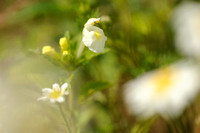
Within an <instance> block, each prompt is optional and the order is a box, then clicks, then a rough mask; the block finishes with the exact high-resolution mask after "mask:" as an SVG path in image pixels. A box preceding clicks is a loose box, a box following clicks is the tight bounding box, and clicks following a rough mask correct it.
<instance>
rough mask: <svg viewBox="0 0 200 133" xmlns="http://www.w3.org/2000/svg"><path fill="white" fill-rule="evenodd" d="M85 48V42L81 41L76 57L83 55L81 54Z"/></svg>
mask: <svg viewBox="0 0 200 133" xmlns="http://www.w3.org/2000/svg"><path fill="white" fill-rule="evenodd" d="M84 48H85V45H84V44H83V42H82V41H81V44H80V46H79V49H78V52H77V54H76V58H79V57H80V56H81V54H82V52H83V50H84Z"/></svg>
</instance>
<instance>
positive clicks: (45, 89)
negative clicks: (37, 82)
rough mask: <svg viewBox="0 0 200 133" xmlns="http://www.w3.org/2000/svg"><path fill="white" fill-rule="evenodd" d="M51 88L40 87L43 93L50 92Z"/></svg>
mask: <svg viewBox="0 0 200 133" xmlns="http://www.w3.org/2000/svg"><path fill="white" fill-rule="evenodd" d="M52 91H53V90H52V89H50V88H44V89H42V92H44V93H51V92H52Z"/></svg>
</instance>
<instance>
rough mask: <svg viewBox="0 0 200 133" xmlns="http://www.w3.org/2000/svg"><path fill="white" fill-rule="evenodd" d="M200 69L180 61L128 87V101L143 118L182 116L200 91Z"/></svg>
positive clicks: (126, 100) (130, 83)
mask: <svg viewBox="0 0 200 133" xmlns="http://www.w3.org/2000/svg"><path fill="white" fill-rule="evenodd" d="M199 76H200V74H199V69H198V67H197V66H196V65H194V64H192V63H191V62H179V63H177V64H174V65H171V66H169V67H166V68H162V69H159V70H155V71H152V72H149V73H147V74H145V75H143V76H141V77H139V78H137V79H135V80H131V81H129V82H128V83H127V84H125V92H124V96H125V102H126V104H127V106H128V108H129V111H130V112H132V113H134V114H136V115H138V116H139V117H140V118H148V117H151V116H153V115H155V114H159V115H161V116H163V117H173V116H178V115H179V114H180V113H181V112H182V111H183V109H184V108H185V107H186V106H187V105H188V103H189V102H190V101H191V100H192V99H193V98H194V97H195V95H196V94H197V92H198V91H199V86H200V85H199V79H200V77H199Z"/></svg>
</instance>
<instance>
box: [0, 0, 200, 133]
mask: <svg viewBox="0 0 200 133" xmlns="http://www.w3.org/2000/svg"><path fill="white" fill-rule="evenodd" d="M181 2H182V0H160V1H159V0H7V1H6V0H3V1H0V89H1V94H0V132H1V133H57V132H60V133H63V132H66V131H67V129H66V127H65V126H64V124H63V123H64V122H63V120H62V118H61V116H60V114H59V111H58V109H57V108H56V107H55V106H53V105H51V104H49V103H43V102H38V101H37V100H36V99H37V98H38V97H39V96H40V95H41V94H40V90H41V88H45V87H51V85H52V84H53V83H55V82H58V83H63V82H65V81H66V79H67V78H68V77H69V76H70V72H69V71H66V70H69V69H68V68H67V67H66V66H64V67H58V64H56V63H55V65H53V64H51V62H49V61H48V60H46V58H43V56H42V55H41V54H38V53H41V52H42V51H41V49H42V47H43V46H45V45H50V46H52V47H53V48H55V50H56V51H57V52H61V51H60V46H59V39H60V38H61V37H63V36H66V37H67V38H69V40H70V44H72V45H70V48H69V49H70V50H71V51H72V54H75V53H73V52H77V51H75V49H77V47H78V46H79V44H80V42H81V39H82V30H83V27H84V24H85V22H86V21H87V20H88V19H89V18H92V17H95V18H96V17H100V16H109V17H110V22H105V23H102V24H100V25H99V26H100V27H101V28H102V29H104V32H105V35H106V36H107V37H108V40H107V42H106V46H105V47H106V49H105V52H104V53H103V54H94V53H92V52H91V51H89V50H85V51H84V52H85V53H84V55H85V56H82V57H81V58H80V60H78V61H79V62H76V61H75V59H70V61H69V62H68V64H69V65H70V64H73V65H74V66H77V67H78V66H81V67H78V68H77V69H76V70H75V71H74V77H73V80H72V89H74V97H73V98H74V105H73V106H74V108H76V112H75V116H76V117H77V126H78V127H79V130H80V132H81V133H94V132H95V133H129V132H131V131H132V132H133V133H135V131H136V130H137V129H136V128H137V126H138V127H141V125H139V124H140V123H139V124H137V125H136V127H133V126H134V124H135V123H136V119H135V117H134V116H130V115H129V113H128V111H127V110H126V107H125V104H124V102H123V96H122V93H123V87H122V86H123V84H124V83H125V82H126V81H128V80H129V79H132V78H135V77H137V76H138V75H140V74H143V73H144V72H147V71H148V70H152V69H155V68H158V67H160V66H165V65H168V64H169V63H172V62H174V61H176V60H178V59H181V58H182V57H181V56H180V55H178V54H177V52H176V51H175V48H174V38H173V37H174V35H173V34H174V33H173V30H172V28H171V26H170V17H171V13H172V11H173V9H174V8H175V7H176V6H177V5H179V4H180V3H181ZM68 35H69V36H68ZM85 49H87V48H85ZM64 58H65V57H64ZM81 59H82V60H81ZM85 59H86V60H85ZM73 61H75V62H73ZM77 64H78V65H77ZM70 70H71V69H70ZM79 100H81V102H80V101H79ZM66 101H68V99H66ZM197 101H199V99H197ZM64 105H67V104H64ZM194 108H197V109H198V108H199V107H198V106H195V107H194ZM197 109H196V110H197ZM196 110H195V111H196ZM196 113H197V114H198V113H199V112H196ZM190 114H192V113H187V115H188V119H190ZM66 115H68V114H66ZM174 123H176V122H174ZM172 124H173V123H172ZM176 124H177V123H176ZM190 124H193V123H192V122H191V123H190ZM168 125H169V124H168V123H167V122H165V121H164V120H162V119H161V118H159V120H158V122H156V123H155V124H154V125H151V126H152V127H153V128H152V129H149V125H147V129H148V130H150V132H153V133H156V132H170V131H168V128H167V126H168ZM199 128H200V127H199V124H197V125H195V124H194V130H195V131H196V132H198V131H199Z"/></svg>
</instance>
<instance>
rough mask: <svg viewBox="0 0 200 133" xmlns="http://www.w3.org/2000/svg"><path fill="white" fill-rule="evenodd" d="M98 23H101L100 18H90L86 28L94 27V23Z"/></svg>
mask: <svg viewBox="0 0 200 133" xmlns="http://www.w3.org/2000/svg"><path fill="white" fill-rule="evenodd" d="M96 21H100V18H90V19H89V20H88V21H87V22H86V24H85V26H87V25H92V23H94V22H96Z"/></svg>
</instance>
